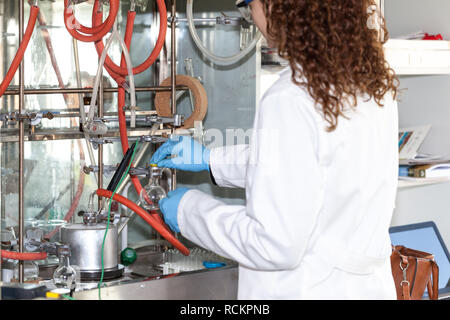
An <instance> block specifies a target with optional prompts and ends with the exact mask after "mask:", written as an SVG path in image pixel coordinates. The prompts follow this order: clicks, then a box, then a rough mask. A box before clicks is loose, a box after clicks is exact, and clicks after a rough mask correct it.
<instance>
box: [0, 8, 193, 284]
mask: <svg viewBox="0 0 450 320" xmlns="http://www.w3.org/2000/svg"><path fill="white" fill-rule="evenodd" d="M171 3H172V8H171V13H172V15H171V29H172V30H171V48H170V50H171V76H172V83H171V86H170V87H163V86H159V87H144V88H136V91H137V92H138V91H139V92H142V91H153V92H161V91H169V90H170V91H171V97H172V102H171V103H172V104H171V107H172V112H173V114H176V111H177V103H176V91H177V90H187V88H186V87H184V86H179V87H177V86H176V81H175V77H176V30H175V29H176V0H171ZM24 6H25V0H19V43H20V42H21V41H22V38H23V35H24V26H25V21H24ZM24 73H25V68H24V62H23V60H22V62H21V64H20V66H19V89H18V90H7V91H6V92H5V95H14V96H16V95H18V96H19V107H18V111H19V113H22V112H25V111H26V108H25V103H24V102H25V95H27V94H62V93H72V94H76V93H78V94H81V93H90V92H91V91H92V90H90V89H84V88H75V89H28V90H25V82H24V80H25V78H24ZM116 91H117V88H103V85H101V89H100V96H99V106H98V112H99V116H101V115H103V110H104V106H103V95H104V93H105V92H116ZM173 130H175V128H173V129H172V132H173ZM70 134H73V133H70ZM70 134H64V133H60V135H59V137H61V139H63V137H65V136H67V137H69V139H73V136H72V137H70ZM18 142H19V185H18V192H19V204H18V205H19V234H18V238H19V252H24V245H23V244H24V241H23V238H24V221H25V214H24V142H25V123H24V121H19V140H18ZM98 157H99V161H98V162H99V163H98V165H99V169H100V170H99V173H98V174H99V179H98V185H99V187H102V184H103V181H102V180H103V179H102V176H103V160H102V159H103V148H102V146H100V147H99V150H98ZM175 187H176V172H175V171H174V172H173V177H172V188H175ZM99 206H101V203H99ZM0 270H1V269H0ZM0 279H1V274H0ZM19 282H20V283H23V282H24V264H23V261H20V262H19Z"/></svg>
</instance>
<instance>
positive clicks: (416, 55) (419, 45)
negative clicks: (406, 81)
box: [384, 39, 450, 75]
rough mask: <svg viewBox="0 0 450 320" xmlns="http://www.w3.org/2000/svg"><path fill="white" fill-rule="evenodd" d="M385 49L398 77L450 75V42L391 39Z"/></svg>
mask: <svg viewBox="0 0 450 320" xmlns="http://www.w3.org/2000/svg"><path fill="white" fill-rule="evenodd" d="M384 48H385V55H386V60H387V61H388V62H389V64H390V65H391V67H392V68H393V69H394V71H395V72H396V73H397V75H432V74H450V41H442V40H401V39H390V40H388V42H387V43H386V44H385V45H384Z"/></svg>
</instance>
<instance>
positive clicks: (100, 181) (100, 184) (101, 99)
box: [98, 72, 104, 210]
mask: <svg viewBox="0 0 450 320" xmlns="http://www.w3.org/2000/svg"><path fill="white" fill-rule="evenodd" d="M103 89H104V83H103V72H102V73H101V74H100V87H99V91H100V92H99V95H98V117H99V118H103V107H104V91H103ZM98 137H99V138H101V136H98ZM98 188H99V189H103V145H102V144H100V145H99V146H98ZM102 204H103V198H101V197H98V209H99V210H101V208H102Z"/></svg>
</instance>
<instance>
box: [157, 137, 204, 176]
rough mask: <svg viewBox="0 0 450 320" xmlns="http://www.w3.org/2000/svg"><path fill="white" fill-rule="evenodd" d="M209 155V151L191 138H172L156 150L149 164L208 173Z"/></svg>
mask: <svg viewBox="0 0 450 320" xmlns="http://www.w3.org/2000/svg"><path fill="white" fill-rule="evenodd" d="M209 155H210V150H208V149H206V148H205V147H204V146H203V145H202V144H200V143H198V142H197V141H195V140H194V139H192V138H191V137H189V136H174V137H172V138H171V139H169V140H167V141H166V142H164V144H163V145H162V146H161V147H159V148H158V150H156V152H155V153H154V154H153V156H152V158H151V160H150V163H155V164H157V165H158V167H163V168H171V169H179V170H183V171H192V172H199V171H209ZM172 156H175V157H173V158H170V159H167V157H172Z"/></svg>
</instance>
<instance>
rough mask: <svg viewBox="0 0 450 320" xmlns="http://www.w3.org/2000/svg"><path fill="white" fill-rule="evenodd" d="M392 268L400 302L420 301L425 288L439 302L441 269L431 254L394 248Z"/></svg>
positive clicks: (404, 248) (402, 247) (432, 298)
mask: <svg viewBox="0 0 450 320" xmlns="http://www.w3.org/2000/svg"><path fill="white" fill-rule="evenodd" d="M391 268H392V275H393V276H394V281H395V288H396V290H397V299H398V300H420V299H422V296H423V293H424V292H425V288H427V289H428V296H429V297H430V299H431V300H437V298H438V294H439V287H438V282H439V268H438V265H437V264H436V261H434V256H433V255H432V254H431V253H427V252H423V251H418V250H413V249H409V248H406V247H404V246H392V254H391Z"/></svg>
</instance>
